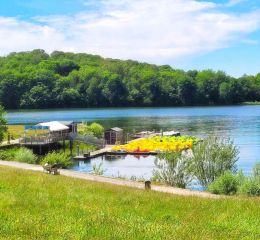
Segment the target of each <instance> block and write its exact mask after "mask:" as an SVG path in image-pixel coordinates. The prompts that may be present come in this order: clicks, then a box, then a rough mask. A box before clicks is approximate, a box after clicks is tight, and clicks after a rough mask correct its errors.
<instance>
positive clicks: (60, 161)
mask: <svg viewBox="0 0 260 240" xmlns="http://www.w3.org/2000/svg"><path fill="white" fill-rule="evenodd" d="M41 164H42V165H45V164H57V165H58V166H59V167H60V168H68V167H70V166H71V165H72V161H71V159H70V157H69V155H67V154H66V153H58V152H51V153H48V154H47V155H46V156H45V157H44V158H43V159H42V161H41Z"/></svg>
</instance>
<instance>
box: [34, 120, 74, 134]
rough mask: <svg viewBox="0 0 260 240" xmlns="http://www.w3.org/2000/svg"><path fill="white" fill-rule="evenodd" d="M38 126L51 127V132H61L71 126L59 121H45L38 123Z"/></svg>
mask: <svg viewBox="0 0 260 240" xmlns="http://www.w3.org/2000/svg"><path fill="white" fill-rule="evenodd" d="M37 125H38V126H44V127H49V130H50V132H60V131H64V130H68V129H69V127H67V126H65V125H63V124H61V123H60V122H58V121H52V122H43V123H39V124H37Z"/></svg>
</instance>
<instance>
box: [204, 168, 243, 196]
mask: <svg viewBox="0 0 260 240" xmlns="http://www.w3.org/2000/svg"><path fill="white" fill-rule="evenodd" d="M238 187H239V178H238V176H237V175H234V174H233V173H232V172H229V171H228V172H225V173H224V174H223V175H221V176H220V177H218V178H217V179H216V180H215V181H214V182H212V183H211V184H209V186H208V190H209V191H210V192H212V193H214V194H224V195H234V194H236V193H237V190H238Z"/></svg>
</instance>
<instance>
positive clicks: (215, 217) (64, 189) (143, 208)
mask: <svg viewBox="0 0 260 240" xmlns="http://www.w3.org/2000/svg"><path fill="white" fill-rule="evenodd" d="M259 216H260V199H259V198H236V199H235V198H230V199H222V200H212V199H200V198H194V197H177V196H173V195H169V194H163V193H156V192H146V191H143V190H135V189H130V188H125V187H119V186H113V185H107V184H101V183H94V182H87V181H83V180H77V179H73V178H66V177H63V176H50V175H47V174H43V173H33V172H30V171H25V170H18V169H12V168H6V167H1V166H0V239H26V240H28V239H37V240H39V239H113V240H114V239H171V240H172V239H260V217H259Z"/></svg>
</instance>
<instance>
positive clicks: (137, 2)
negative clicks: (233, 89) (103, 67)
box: [0, 0, 260, 63]
mask: <svg viewBox="0 0 260 240" xmlns="http://www.w3.org/2000/svg"><path fill="white" fill-rule="evenodd" d="M232 2H233V3H234V2H235V1H230V3H232ZM220 10H221V9H220V7H219V5H217V4H214V3H211V2H206V1H205V2H202V1H200V2H198V1H195V0H157V1H150V0H131V1H130V0H123V1H117V0H106V1H102V2H101V5H100V6H99V11H97V12H92V13H84V12H83V13H79V14H77V15H75V16H73V17H68V16H45V17H35V18H34V19H33V21H32V22H31V23H30V22H25V21H20V20H19V19H15V18H5V17H0V54H1V55H3V54H7V53H9V52H12V51H21V50H31V49H35V48H42V49H45V50H47V51H48V52H51V51H53V50H63V51H75V52H88V53H94V54H100V55H102V56H105V57H113V58H122V59H137V60H141V61H148V62H154V63H169V62H170V61H172V60H174V59H180V58H182V57H190V56H193V55H196V54H202V53H206V52H210V51H214V50H216V49H219V48H224V47H228V46H230V45H231V44H232V43H236V42H240V41H241V39H245V38H247V35H248V34H250V33H253V32H255V31H258V30H259V28H260V14H259V11H254V12H249V13H244V14H235V13H224V12H221V11H220Z"/></svg>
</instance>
